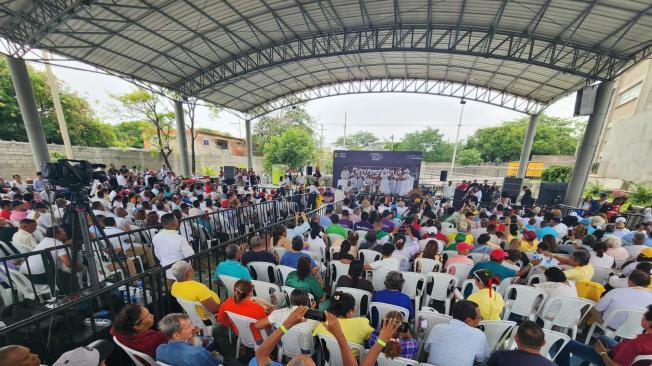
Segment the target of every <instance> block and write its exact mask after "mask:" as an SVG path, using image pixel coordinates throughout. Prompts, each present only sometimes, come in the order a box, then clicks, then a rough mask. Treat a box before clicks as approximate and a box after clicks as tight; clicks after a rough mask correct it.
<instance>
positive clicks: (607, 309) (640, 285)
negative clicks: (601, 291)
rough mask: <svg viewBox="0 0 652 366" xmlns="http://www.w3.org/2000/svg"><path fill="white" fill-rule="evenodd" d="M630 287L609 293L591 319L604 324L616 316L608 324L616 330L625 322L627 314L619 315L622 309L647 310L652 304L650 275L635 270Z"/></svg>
mask: <svg viewBox="0 0 652 366" xmlns="http://www.w3.org/2000/svg"><path fill="white" fill-rule="evenodd" d="M627 285H628V287H624V288H615V289H613V290H611V291H609V292H607V293H606V294H605V295H604V296H602V298H601V299H600V301H598V303H597V304H595V308H593V309H592V310H591V317H592V318H593V319H594V320H595V321H597V322H599V323H600V324H602V323H603V322H605V321H607V320H608V319H609V318H610V317H611V316H612V315H613V314H616V315H615V317H614V318H613V319H611V322H610V323H609V324H607V325H608V326H609V327H610V328H611V329H616V328H618V327H619V326H621V325H622V324H623V322H625V320H626V319H627V314H625V313H622V312H621V313H618V311H619V310H622V309H645V308H646V307H647V306H648V305H649V304H652V291H650V289H649V288H648V286H650V274H649V273H645V272H643V271H641V270H638V269H636V270H634V271H632V273H630V275H629V279H628V281H627Z"/></svg>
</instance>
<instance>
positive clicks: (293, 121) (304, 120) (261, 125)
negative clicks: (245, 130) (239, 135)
mask: <svg viewBox="0 0 652 366" xmlns="http://www.w3.org/2000/svg"><path fill="white" fill-rule="evenodd" d="M313 124H314V119H313V118H312V116H310V114H308V112H307V111H306V110H305V108H303V107H301V106H298V107H295V108H291V109H286V110H284V112H283V113H282V114H281V115H279V116H264V117H262V118H261V119H260V120H259V121H258V122H256V123H255V124H254V126H253V136H252V138H253V141H254V143H255V144H256V145H259V146H264V145H265V144H266V143H268V142H269V141H271V139H272V137H273V136H279V135H281V134H282V133H283V132H285V131H286V130H287V129H289V128H291V127H296V128H299V129H301V130H304V131H306V132H307V133H308V134H309V135H310V136H312V135H313V133H314V130H313Z"/></svg>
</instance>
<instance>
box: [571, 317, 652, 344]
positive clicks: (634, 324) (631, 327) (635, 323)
mask: <svg viewBox="0 0 652 366" xmlns="http://www.w3.org/2000/svg"><path fill="white" fill-rule="evenodd" d="M645 312H646V309H618V310H617V311H614V312H613V313H611V316H609V319H604V322H603V323H602V324H598V322H593V325H591V328H589V334H587V335H586V341H585V342H584V343H586V344H588V342H589V341H590V340H591V336H592V335H593V332H594V331H595V328H596V327H598V328H600V329H602V331H603V332H604V334H605V335H606V336H609V337H612V338H615V337H619V338H625V339H634V338H636V336H637V335H639V334H641V332H642V331H643V327H641V318H642V317H643V314H645ZM623 313H626V314H627V318H626V319H625V321H624V322H623V323H622V324H621V325H620V326H619V327H618V328H616V329H612V328H611V327H609V326H608V325H607V324H609V323H611V322H612V321H613V319H614V318H615V317H616V316H619V315H622V314H623Z"/></svg>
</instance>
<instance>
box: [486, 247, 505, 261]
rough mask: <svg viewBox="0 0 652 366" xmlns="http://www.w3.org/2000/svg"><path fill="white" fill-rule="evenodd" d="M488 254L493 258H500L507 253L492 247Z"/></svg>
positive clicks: (503, 257)
mask: <svg viewBox="0 0 652 366" xmlns="http://www.w3.org/2000/svg"><path fill="white" fill-rule="evenodd" d="M489 256H490V257H491V258H493V259H497V260H501V259H505V258H507V257H508V256H509V254H507V252H506V251H504V250H502V249H494V250H493V251H492V252H491V254H490V255H489Z"/></svg>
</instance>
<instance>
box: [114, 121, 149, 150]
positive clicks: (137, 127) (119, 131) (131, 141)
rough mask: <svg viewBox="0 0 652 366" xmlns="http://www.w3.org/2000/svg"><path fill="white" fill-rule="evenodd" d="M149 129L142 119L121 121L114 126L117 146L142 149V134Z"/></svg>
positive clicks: (143, 143)
mask: <svg viewBox="0 0 652 366" xmlns="http://www.w3.org/2000/svg"><path fill="white" fill-rule="evenodd" d="M148 129H149V124H148V123H147V122H144V121H127V122H121V123H118V124H117V125H115V126H114V131H115V136H116V140H117V145H118V146H123V147H135V148H138V149H142V148H144V147H145V141H144V135H145V131H147V130H148Z"/></svg>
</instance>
